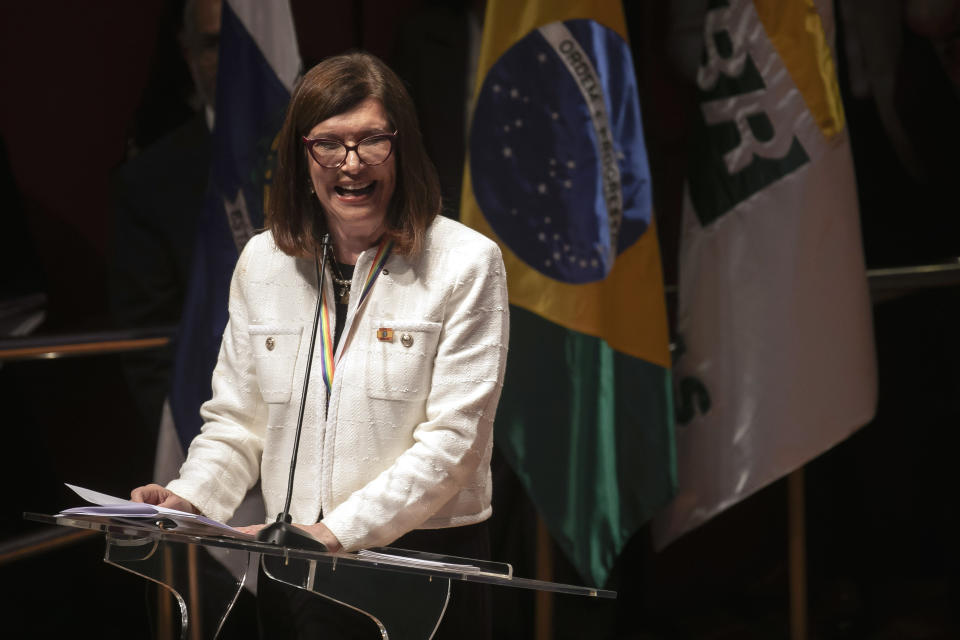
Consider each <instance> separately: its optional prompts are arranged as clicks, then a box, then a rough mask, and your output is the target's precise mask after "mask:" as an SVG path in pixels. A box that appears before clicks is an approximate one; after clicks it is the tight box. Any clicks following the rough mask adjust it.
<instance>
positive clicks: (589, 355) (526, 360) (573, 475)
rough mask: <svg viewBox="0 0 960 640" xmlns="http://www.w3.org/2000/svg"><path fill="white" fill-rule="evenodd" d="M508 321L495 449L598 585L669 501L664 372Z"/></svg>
mask: <svg viewBox="0 0 960 640" xmlns="http://www.w3.org/2000/svg"><path fill="white" fill-rule="evenodd" d="M510 313H511V315H510V325H511V328H510V332H511V335H510V357H509V361H508V365H507V376H506V380H505V382H504V388H503V395H502V397H501V400H500V408H499V411H498V413H497V421H496V434H495V438H496V442H497V445H498V446H499V447H500V450H501V452H502V453H503V454H504V457H505V458H506V459H507V461H508V462H509V464H510V466H511V467H512V468H513V469H514V470H515V471H516V473H517V475H518V476H519V478H520V481H521V483H522V484H523V486H524V488H525V489H526V490H527V492H528V493H529V495H530V497H531V499H532V500H533V503H534V504H535V505H536V506H537V509H538V510H539V512H540V515H541V516H542V517H543V520H544V521H545V522H546V524H547V527H548V528H549V529H550V533H551V534H552V535H553V537H554V539H555V540H556V541H557V544H558V545H559V546H560V547H561V549H563V551H564V553H566V555H567V556H568V557H569V558H570V559H571V561H572V562H573V564H574V566H575V567H576V568H577V570H578V571H579V572H580V574H581V575H582V576H583V577H584V579H587V580H589V581H591V582H592V583H593V584H595V585H597V586H603V585H604V584H605V583H606V580H607V577H608V576H609V573H610V569H611V568H612V567H613V564H614V562H615V561H616V558H617V556H618V555H619V553H620V552H621V550H622V549H623V547H624V545H626V543H627V541H628V540H629V539H630V537H631V536H632V535H633V534H634V533H636V532H637V530H638V529H639V528H640V527H641V526H643V524H644V523H646V522H647V521H648V520H649V519H650V518H651V517H652V516H653V514H654V513H655V512H656V511H657V510H658V509H659V508H661V507H662V506H663V505H664V504H665V503H666V502H667V500H669V499H670V497H671V496H672V495H673V491H674V487H675V484H676V465H675V455H674V440H673V406H672V395H671V390H670V389H671V383H670V371H669V370H668V369H664V368H663V367H660V366H658V365H654V364H650V363H648V362H646V361H644V360H640V359H638V358H634V357H631V356H628V355H625V354H622V353H619V352H617V351H615V350H613V349H611V348H610V347H609V346H608V345H607V343H606V342H604V341H603V340H601V339H599V338H595V337H593V336H588V335H585V334H582V333H578V332H576V331H571V330H569V329H565V328H563V327H560V326H559V325H556V324H553V323H551V322H549V321H547V320H544V319H543V318H542V317H540V316H538V315H536V314H534V313H531V312H529V311H526V310H524V309H521V308H519V307H516V306H512V307H511V310H510ZM494 508H496V507H494Z"/></svg>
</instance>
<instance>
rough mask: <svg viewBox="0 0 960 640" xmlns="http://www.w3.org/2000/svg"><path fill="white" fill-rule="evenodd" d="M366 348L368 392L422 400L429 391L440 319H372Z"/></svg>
mask: <svg viewBox="0 0 960 640" xmlns="http://www.w3.org/2000/svg"><path fill="white" fill-rule="evenodd" d="M371 325H373V327H374V332H375V333H374V335H371V336H370V338H369V340H370V342H369V343H368V344H369V345H370V347H369V348H368V349H367V370H366V374H367V375H366V377H367V395H368V396H369V397H371V398H379V399H383V400H423V399H424V398H426V397H427V393H429V391H430V378H431V376H432V375H433V360H434V358H435V357H436V355H437V342H438V340H439V339H440V323H439V322H407V321H402V320H377V319H373V320H372V322H371Z"/></svg>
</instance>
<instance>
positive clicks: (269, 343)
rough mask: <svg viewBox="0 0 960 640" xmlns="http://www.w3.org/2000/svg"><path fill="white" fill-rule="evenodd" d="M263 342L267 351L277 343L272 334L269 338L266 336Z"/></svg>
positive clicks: (271, 349)
mask: <svg viewBox="0 0 960 640" xmlns="http://www.w3.org/2000/svg"><path fill="white" fill-rule="evenodd" d="M264 344H266V345H267V351H273V348H274V347H275V346H277V343H276V341H275V340H274V339H273V336H270V337H269V338H267V339H266V341H265V342H264Z"/></svg>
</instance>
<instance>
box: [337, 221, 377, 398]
mask: <svg viewBox="0 0 960 640" xmlns="http://www.w3.org/2000/svg"><path fill="white" fill-rule="evenodd" d="M392 250H393V240H387V241H385V242H381V243H380V246H379V247H377V253H376V255H375V256H373V264H371V265H370V272H369V273H367V277H366V279H365V280H364V281H363V287H362V288H361V289H360V298H359V299H358V300H357V306H356V309H355V310H354V316H356V314H357V312H359V310H360V307H361V306H362V305H363V302H364V300H366V299H367V294H368V293H370V289H372V288H373V283H374V282H376V280H377V278H378V277H379V276H380V272H381V271H383V265H384V264H386V262H387V258H389V257H390V252H391V251H392ZM321 286H322V285H321ZM325 291H326V288H325V287H324V292H325ZM347 326H348V327H349V326H350V325H349V323H348V324H347ZM345 328H346V327H345ZM341 339H342V338H341ZM320 346H321V350H320V362H321V366H322V368H323V383H324V384H325V385H326V386H327V396H328V397H329V395H330V390H331V389H332V388H333V370H334V362H333V360H334V352H333V332H332V330H331V325H330V306H329V305H328V304H327V296H326V293H324V295H323V313H322V314H321V317H320Z"/></svg>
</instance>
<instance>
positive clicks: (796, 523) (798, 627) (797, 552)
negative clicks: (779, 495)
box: [787, 467, 807, 640]
mask: <svg viewBox="0 0 960 640" xmlns="http://www.w3.org/2000/svg"><path fill="white" fill-rule="evenodd" d="M805 509H806V503H805V499H804V473H803V467H800V468H799V469H797V470H796V471H794V472H793V473H791V474H790V475H789V476H787V513H788V516H787V520H788V534H787V536H788V539H787V547H788V549H787V553H788V556H789V567H790V640H806V638H807V539H806V522H805Z"/></svg>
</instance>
